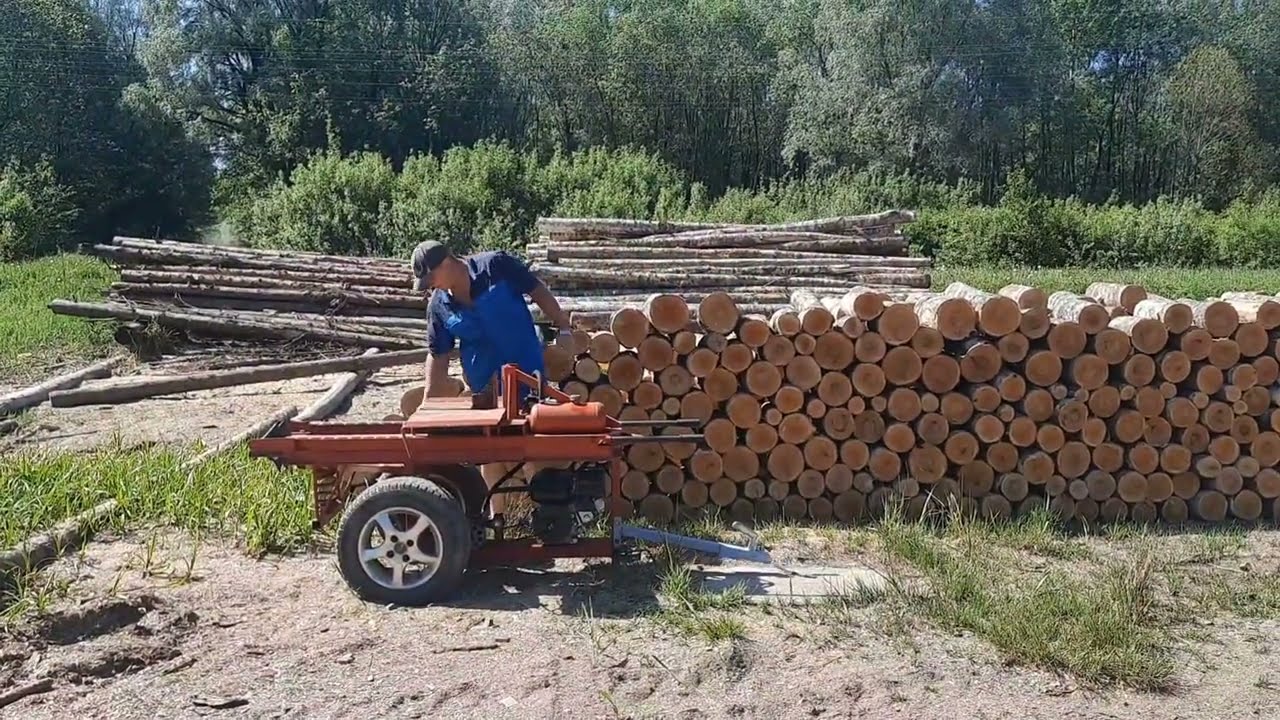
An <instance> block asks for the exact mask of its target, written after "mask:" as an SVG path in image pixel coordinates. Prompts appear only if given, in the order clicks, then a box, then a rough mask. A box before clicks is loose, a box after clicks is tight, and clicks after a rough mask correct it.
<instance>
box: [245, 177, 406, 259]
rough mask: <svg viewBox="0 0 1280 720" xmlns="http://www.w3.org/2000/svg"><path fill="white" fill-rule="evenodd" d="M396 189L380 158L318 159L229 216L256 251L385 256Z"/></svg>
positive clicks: (394, 182)
mask: <svg viewBox="0 0 1280 720" xmlns="http://www.w3.org/2000/svg"><path fill="white" fill-rule="evenodd" d="M395 186H396V174H395V171H394V170H393V169H392V168H391V164H390V163H389V162H387V160H386V159H384V158H383V157H381V156H380V155H376V154H373V153H360V154H356V155H352V156H350V157H345V158H344V157H342V156H340V155H339V154H337V153H334V152H325V153H320V154H317V155H315V156H313V157H312V158H311V160H310V161H309V162H307V163H305V164H303V165H302V166H301V167H299V168H298V169H297V170H295V171H294V172H293V176H292V177H290V178H289V180H288V182H285V181H284V180H279V181H277V182H276V184H275V185H274V186H273V187H272V188H271V189H270V190H269V191H268V192H267V193H266V194H264V195H263V196H262V197H261V198H259V199H258V200H256V201H254V202H251V203H247V204H242V205H239V206H237V207H236V208H235V210H234V212H233V213H232V216H231V218H230V219H231V221H232V225H233V227H234V228H235V231H236V234H237V235H238V236H239V237H240V238H241V240H242V241H243V242H246V243H248V244H250V245H253V246H257V247H273V248H289V249H293V250H310V251H318V252H327V253H349V254H354V255H386V254H388V253H389V251H390V250H391V243H390V242H388V239H387V238H386V236H385V234H383V233H382V226H383V215H384V213H386V211H387V208H388V206H389V204H390V200H391V195H392V191H393V189H394V188H395Z"/></svg>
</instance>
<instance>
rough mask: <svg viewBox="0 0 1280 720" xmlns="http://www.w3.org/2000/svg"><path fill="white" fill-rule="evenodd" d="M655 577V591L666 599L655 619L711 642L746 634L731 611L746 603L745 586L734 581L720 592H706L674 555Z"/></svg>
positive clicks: (743, 626) (739, 621)
mask: <svg viewBox="0 0 1280 720" xmlns="http://www.w3.org/2000/svg"><path fill="white" fill-rule="evenodd" d="M659 578H660V579H659V582H658V594H659V596H661V597H662V599H663V600H665V601H666V602H665V603H664V605H665V607H664V608H663V609H662V610H661V611H659V612H658V614H657V616H656V619H657V620H658V622H661V623H663V624H665V625H669V626H671V627H673V628H675V629H676V630H679V631H680V632H681V633H683V634H685V635H691V636H702V637H704V638H706V639H707V640H711V641H712V642H715V641H719V640H733V639H737V638H742V637H745V636H746V634H747V626H746V625H745V624H744V623H743V622H742V620H740V619H739V618H738V617H736V616H734V615H733V614H732V612H733V611H735V610H738V609H740V608H742V607H743V606H744V605H746V603H747V593H746V588H745V587H743V586H741V585H735V586H733V587H731V588H729V589H728V590H725V591H724V592H719V593H715V592H709V591H707V590H705V589H703V588H702V587H700V586H698V584H697V582H696V581H695V579H694V577H693V573H692V572H691V571H690V570H689V567H688V566H687V565H684V564H681V563H680V562H678V561H677V560H676V559H675V557H674V555H673V556H670V557H669V559H668V561H667V564H666V568H665V570H664V571H663V572H662V573H661V575H660V576H659Z"/></svg>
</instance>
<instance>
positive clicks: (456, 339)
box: [427, 251, 545, 392]
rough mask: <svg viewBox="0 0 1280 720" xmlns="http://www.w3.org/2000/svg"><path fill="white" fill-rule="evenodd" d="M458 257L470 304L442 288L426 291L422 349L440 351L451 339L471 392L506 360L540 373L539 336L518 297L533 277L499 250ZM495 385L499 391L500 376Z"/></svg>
mask: <svg viewBox="0 0 1280 720" xmlns="http://www.w3.org/2000/svg"><path fill="white" fill-rule="evenodd" d="M462 261H463V262H464V263H466V265H467V270H468V272H469V273H470V275H471V304H470V305H467V304H465V303H463V302H459V301H457V300H456V299H455V298H454V297H453V296H452V295H450V294H449V293H448V292H447V291H445V290H436V291H434V292H432V293H431V300H430V301H429V302H428V303H427V320H428V322H429V325H428V328H427V347H428V349H429V350H430V351H431V353H432V354H433V355H445V354H447V353H449V352H450V351H452V350H453V348H454V345H455V343H456V344H457V346H458V354H459V356H460V358H461V360H462V375H463V377H464V378H465V379H466V381H467V385H469V386H470V387H471V390H472V392H480V391H481V390H483V389H484V388H485V387H486V386H487V385H488V384H489V382H490V380H491V379H494V376H495V375H497V374H498V372H499V371H500V370H501V369H502V366H503V365H506V364H508V363H514V364H515V365H516V366H517V367H519V368H520V369H521V370H523V371H525V372H527V373H529V374H530V375H532V374H533V373H535V372H541V373H543V374H545V370H544V369H543V361H542V350H543V347H542V338H541V336H540V335H539V333H538V329H537V327H536V326H535V325H534V324H533V315H532V314H531V313H530V312H529V307H528V305H527V304H526V303H525V299H524V298H525V295H527V294H528V293H530V292H532V291H533V289H534V288H536V287H537V286H538V279H537V278H536V277H534V275H533V273H532V272H530V271H529V268H528V266H526V265H525V264H524V263H523V262H521V261H520V260H519V259H518V258H516V257H515V256H513V255H510V254H508V253H506V252H502V251H493V252H483V253H477V254H475V255H470V256H468V257H466V258H463V260H462ZM497 383H498V384H497V386H496V390H497V391H499V392H500V391H501V378H497Z"/></svg>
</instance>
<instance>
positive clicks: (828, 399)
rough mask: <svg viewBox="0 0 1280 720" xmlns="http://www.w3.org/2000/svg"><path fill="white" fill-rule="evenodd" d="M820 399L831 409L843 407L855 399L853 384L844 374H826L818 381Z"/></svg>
mask: <svg viewBox="0 0 1280 720" xmlns="http://www.w3.org/2000/svg"><path fill="white" fill-rule="evenodd" d="M817 392H818V398H819V399H820V400H822V402H824V403H826V404H827V405H828V406H830V407H843V406H844V405H845V403H847V402H849V398H851V397H853V383H852V381H851V380H850V378H849V376H848V375H846V374H844V373H842V372H828V373H824V374H823V376H822V380H820V381H818V387H817Z"/></svg>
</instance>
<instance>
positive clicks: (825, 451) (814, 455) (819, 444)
mask: <svg viewBox="0 0 1280 720" xmlns="http://www.w3.org/2000/svg"><path fill="white" fill-rule="evenodd" d="M910 431H911V428H909V427H908V428H907V432H910ZM913 439H914V437H913ZM803 454H804V462H805V466H806V467H807V468H809V469H810V470H818V471H821V472H823V473H825V472H826V471H827V470H830V469H831V467H832V466H833V465H835V464H836V460H837V459H838V458H839V456H840V450H839V447H838V446H837V445H836V444H835V442H834V441H832V440H831V439H830V438H827V437H824V436H822V435H815V436H813V437H811V438H809V441H808V442H806V443H805V444H804V448H803ZM819 492H820V491H819Z"/></svg>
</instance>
